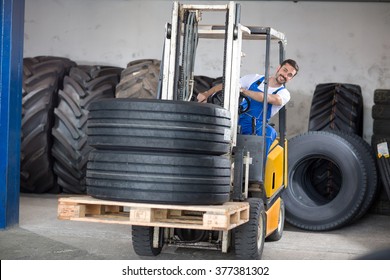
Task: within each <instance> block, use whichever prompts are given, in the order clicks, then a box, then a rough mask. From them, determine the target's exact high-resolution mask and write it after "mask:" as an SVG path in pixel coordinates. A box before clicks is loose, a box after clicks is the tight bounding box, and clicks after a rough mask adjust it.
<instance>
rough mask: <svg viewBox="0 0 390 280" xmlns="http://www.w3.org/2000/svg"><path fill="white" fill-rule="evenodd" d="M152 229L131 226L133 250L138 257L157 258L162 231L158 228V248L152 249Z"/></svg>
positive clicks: (159, 251) (160, 246) (160, 247)
mask: <svg viewBox="0 0 390 280" xmlns="http://www.w3.org/2000/svg"><path fill="white" fill-rule="evenodd" d="M153 230H154V228H153V227H143V226H132V241H133V248H134V251H135V253H136V254H137V255H139V256H157V255H158V254H160V253H161V249H162V245H161V244H162V239H163V233H164V231H162V230H161V228H159V237H160V238H159V239H160V240H159V246H158V248H153Z"/></svg>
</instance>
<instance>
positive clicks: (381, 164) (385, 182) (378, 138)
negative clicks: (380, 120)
mask: <svg viewBox="0 0 390 280" xmlns="http://www.w3.org/2000/svg"><path fill="white" fill-rule="evenodd" d="M378 144H380V145H384V146H386V145H387V149H390V136H383V135H373V136H372V141H371V145H372V147H373V149H374V152H375V155H376V157H375V159H376V163H377V165H378V172H379V175H380V181H381V182H382V186H383V188H384V190H385V191H386V194H387V198H388V200H390V157H386V156H385V155H381V151H380V150H379V148H378Z"/></svg>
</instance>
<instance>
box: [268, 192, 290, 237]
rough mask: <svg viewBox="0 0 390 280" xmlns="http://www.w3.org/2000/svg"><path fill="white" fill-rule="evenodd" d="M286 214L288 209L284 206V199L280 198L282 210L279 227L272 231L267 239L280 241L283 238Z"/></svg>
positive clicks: (280, 211)
mask: <svg viewBox="0 0 390 280" xmlns="http://www.w3.org/2000/svg"><path fill="white" fill-rule="evenodd" d="M285 215H286V210H285V206H284V202H283V199H280V210H279V219H278V227H277V229H276V230H275V231H274V232H273V233H271V234H270V235H269V236H268V237H267V238H266V239H265V241H279V240H280V239H282V236H283V230H284V220H285V217H286V216H285Z"/></svg>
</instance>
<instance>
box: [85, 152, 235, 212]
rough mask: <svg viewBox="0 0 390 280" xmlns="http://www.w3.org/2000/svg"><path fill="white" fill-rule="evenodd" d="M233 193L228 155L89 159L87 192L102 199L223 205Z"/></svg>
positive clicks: (100, 156)
mask: <svg viewBox="0 0 390 280" xmlns="http://www.w3.org/2000/svg"><path fill="white" fill-rule="evenodd" d="M229 192H230V160H229V159H228V158H226V157H224V156H200V155H186V154H173V153H153V152H125V151H100V150H94V151H92V152H91V153H90V156H89V162H88V167H87V193H88V194H89V195H91V196H93V197H96V198H99V199H108V200H121V201H134V202H150V203H164V204H167V203H172V204H199V205H201V204H222V203H224V202H227V201H228V200H229Z"/></svg>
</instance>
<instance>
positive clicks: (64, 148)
mask: <svg viewBox="0 0 390 280" xmlns="http://www.w3.org/2000/svg"><path fill="white" fill-rule="evenodd" d="M122 70H123V69H122V68H117V67H105V66H77V64H76V63H75V62H73V61H71V60H69V59H68V58H63V57H54V56H37V57H33V58H24V60H23V94H22V98H23V99H22V106H23V107H22V131H21V135H22V139H21V140H22V143H21V179H20V183H21V186H20V190H21V192H29V193H60V192H65V193H85V169H86V163H87V160H86V159H87V157H88V153H89V151H90V149H91V148H90V147H89V146H88V145H87V144H86V142H87V139H86V120H87V115H88V106H89V104H90V103H91V102H92V101H93V100H97V99H101V98H113V97H114V93H115V87H116V85H117V83H118V82H119V75H120V73H121V71H122Z"/></svg>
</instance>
